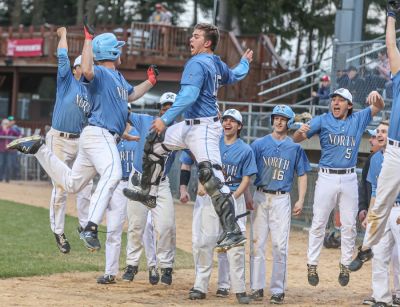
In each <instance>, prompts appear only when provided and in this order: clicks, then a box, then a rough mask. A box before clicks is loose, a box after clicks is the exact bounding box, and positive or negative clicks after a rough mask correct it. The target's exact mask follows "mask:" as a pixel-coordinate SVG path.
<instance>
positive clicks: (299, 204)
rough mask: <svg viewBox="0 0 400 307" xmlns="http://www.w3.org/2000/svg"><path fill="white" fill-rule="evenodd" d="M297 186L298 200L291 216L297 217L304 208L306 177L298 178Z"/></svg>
mask: <svg viewBox="0 0 400 307" xmlns="http://www.w3.org/2000/svg"><path fill="white" fill-rule="evenodd" d="M297 185H298V190H299V199H298V200H297V202H296V203H295V204H294V207H293V215H294V216H298V215H300V214H301V213H302V212H303V207H304V198H305V197H306V192H307V175H306V174H304V175H303V176H299V177H298V179H297Z"/></svg>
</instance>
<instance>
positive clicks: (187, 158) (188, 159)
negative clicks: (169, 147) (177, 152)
mask: <svg viewBox="0 0 400 307" xmlns="http://www.w3.org/2000/svg"><path fill="white" fill-rule="evenodd" d="M179 161H180V162H181V163H182V164H186V165H193V164H194V161H193V159H192V157H191V156H190V154H189V153H188V152H187V151H186V150H183V151H182V154H181V156H180V157H179Z"/></svg>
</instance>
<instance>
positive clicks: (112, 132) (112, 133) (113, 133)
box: [89, 124, 117, 136]
mask: <svg viewBox="0 0 400 307" xmlns="http://www.w3.org/2000/svg"><path fill="white" fill-rule="evenodd" d="M89 126H93V127H99V126H96V125H93V124H89ZM99 128H102V129H106V130H107V131H108V132H110V134H111V135H112V136H114V135H116V134H117V133H116V132H114V131H110V130H108V129H107V128H103V127H99Z"/></svg>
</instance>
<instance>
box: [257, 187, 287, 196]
mask: <svg viewBox="0 0 400 307" xmlns="http://www.w3.org/2000/svg"><path fill="white" fill-rule="evenodd" d="M257 191H259V192H264V193H268V194H274V195H282V194H286V193H288V192H286V191H273V190H267V189H265V188H263V187H257Z"/></svg>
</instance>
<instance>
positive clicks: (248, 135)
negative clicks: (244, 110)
mask: <svg viewBox="0 0 400 307" xmlns="http://www.w3.org/2000/svg"><path fill="white" fill-rule="evenodd" d="M252 113H253V104H252V103H250V104H249V115H248V117H247V144H250V137H251V131H250V129H251V120H252V118H251V114H252Z"/></svg>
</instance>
